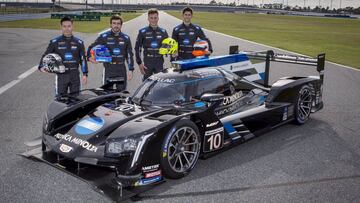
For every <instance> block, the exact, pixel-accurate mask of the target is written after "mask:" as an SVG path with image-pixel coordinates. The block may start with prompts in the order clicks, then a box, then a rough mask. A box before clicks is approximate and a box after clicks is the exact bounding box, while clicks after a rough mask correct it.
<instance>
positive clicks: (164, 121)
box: [24, 48, 325, 200]
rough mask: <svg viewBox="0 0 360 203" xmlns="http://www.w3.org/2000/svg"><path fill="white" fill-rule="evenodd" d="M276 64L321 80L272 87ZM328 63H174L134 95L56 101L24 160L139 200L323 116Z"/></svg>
mask: <svg viewBox="0 0 360 203" xmlns="http://www.w3.org/2000/svg"><path fill="white" fill-rule="evenodd" d="M232 50H235V49H233V48H232ZM232 52H234V51H232ZM235 52H236V51H235ZM270 61H279V62H285V63H297V64H303V65H314V66H317V70H318V71H319V73H320V77H315V76H310V77H286V78H281V79H280V80H278V81H277V82H275V83H274V84H272V85H271V86H270V85H269V84H268V78H269V64H270ZM324 61H325V55H324V54H321V55H319V56H318V57H317V58H308V57H298V56H289V55H281V54H274V53H273V52H272V51H267V52H241V53H232V54H230V55H226V56H218V57H212V58H206V57H204V58H197V59H192V60H186V61H176V62H173V63H172V67H171V68H168V69H166V70H164V71H163V72H162V73H158V74H156V75H153V76H152V77H150V78H149V79H147V80H146V81H145V82H144V83H142V84H141V86H140V87H139V88H138V89H137V90H136V91H135V93H134V94H133V95H132V96H131V97H127V96H126V95H124V93H112V92H110V90H107V89H106V88H102V89H94V90H86V91H83V92H82V93H81V94H80V95H79V96H76V97H72V96H70V95H69V96H68V97H65V98H59V99H58V100H56V101H54V102H53V103H51V104H50V106H49V109H48V111H47V113H46V116H45V119H44V125H43V135H42V137H41V139H40V140H41V147H40V148H36V149H34V150H32V151H28V152H26V153H24V155H25V156H27V157H33V158H36V159H38V160H41V161H45V162H46V163H49V164H51V165H53V166H56V167H58V168H59V169H62V170H65V171H67V172H70V173H71V174H73V175H75V176H77V177H80V178H82V179H84V180H86V181H87V182H91V183H92V184H94V185H95V186H96V188H97V189H98V190H99V191H101V192H103V193H105V194H107V195H108V196H110V197H112V199H113V200H120V199H119V198H120V197H121V196H122V197H124V196H126V195H125V194H124V193H122V192H123V191H122V190H120V189H122V188H125V189H126V191H130V192H129V194H130V196H131V195H134V194H136V193H138V191H141V189H139V188H145V186H146V185H153V184H154V183H159V182H161V181H163V180H164V177H165V178H172V179H176V178H181V177H183V176H185V175H186V174H188V173H189V172H190V171H191V170H192V169H193V168H194V167H195V166H196V163H197V161H198V159H199V158H206V157H208V156H211V155H213V154H216V153H219V152H221V151H223V150H226V149H228V148H230V147H232V146H235V145H237V144H239V143H242V142H244V141H246V140H248V139H251V138H253V137H255V136H257V135H260V134H263V133H264V132H267V131H269V130H271V129H273V128H275V127H278V126H279V125H282V124H285V123H288V122H290V121H293V122H295V123H297V124H304V123H305V122H306V121H307V120H308V118H309V116H310V114H311V113H314V112H316V111H318V110H320V109H321V108H323V102H322V86H323V73H324V72H323V71H324ZM256 62H260V63H256ZM28 145H31V146H35V145H36V144H34V143H32V144H31V143H30V144H28ZM137 189H138V190H137ZM134 191H137V192H134Z"/></svg>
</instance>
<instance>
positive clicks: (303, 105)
mask: <svg viewBox="0 0 360 203" xmlns="http://www.w3.org/2000/svg"><path fill="white" fill-rule="evenodd" d="M294 105H295V108H294V117H295V123H296V124H299V125H302V124H304V123H305V122H306V121H307V120H308V119H309V116H310V113H311V108H312V94H311V89H310V87H309V86H308V85H304V86H302V87H301V89H300V91H299V94H298V96H297V97H296V99H295V101H294Z"/></svg>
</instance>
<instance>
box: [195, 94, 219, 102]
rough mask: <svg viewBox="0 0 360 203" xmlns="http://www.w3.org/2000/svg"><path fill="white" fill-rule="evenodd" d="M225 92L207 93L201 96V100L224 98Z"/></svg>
mask: <svg viewBox="0 0 360 203" xmlns="http://www.w3.org/2000/svg"><path fill="white" fill-rule="evenodd" d="M223 97H224V95H223V94H213V93H205V94H203V95H202V96H201V98H200V99H201V100H202V101H205V102H217V101H221V100H222V99H223Z"/></svg>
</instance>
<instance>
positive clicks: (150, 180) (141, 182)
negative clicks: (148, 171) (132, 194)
mask: <svg viewBox="0 0 360 203" xmlns="http://www.w3.org/2000/svg"><path fill="white" fill-rule="evenodd" d="M161 179H162V177H161V176H156V177H152V178H145V179H141V180H139V181H137V182H136V183H135V186H141V185H148V184H151V183H155V182H158V181H161Z"/></svg>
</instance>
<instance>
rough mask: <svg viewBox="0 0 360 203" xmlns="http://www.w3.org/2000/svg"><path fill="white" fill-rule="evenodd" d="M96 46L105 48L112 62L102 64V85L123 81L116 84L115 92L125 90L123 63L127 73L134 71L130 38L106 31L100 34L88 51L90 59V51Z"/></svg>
mask: <svg viewBox="0 0 360 203" xmlns="http://www.w3.org/2000/svg"><path fill="white" fill-rule="evenodd" d="M96 45H104V46H106V47H107V48H108V49H109V50H110V53H111V57H112V62H111V63H104V64H103V65H104V72H103V84H108V83H109V80H112V79H115V80H123V83H120V84H116V90H117V91H123V90H125V89H126V84H127V74H126V66H125V61H126V62H127V64H128V68H129V71H133V70H134V58H133V52H132V46H131V41H130V37H129V36H128V35H126V34H124V33H122V32H119V33H114V32H113V31H111V30H110V31H107V32H105V33H103V34H101V35H100V36H99V37H98V38H97V39H96V40H95V42H94V43H92V44H91V45H90V46H89V48H88V50H87V56H88V57H90V51H91V49H92V48H93V47H94V46H96Z"/></svg>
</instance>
